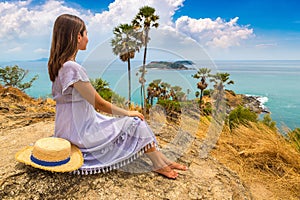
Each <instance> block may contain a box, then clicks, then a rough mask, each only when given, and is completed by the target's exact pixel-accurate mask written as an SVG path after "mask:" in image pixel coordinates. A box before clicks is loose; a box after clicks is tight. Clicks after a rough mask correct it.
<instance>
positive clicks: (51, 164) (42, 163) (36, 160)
mask: <svg viewBox="0 0 300 200" xmlns="http://www.w3.org/2000/svg"><path fill="white" fill-rule="evenodd" d="M30 159H31V161H32V162H34V163H35V164H38V165H42V166H46V167H55V166H60V165H63V164H66V163H68V162H69V161H70V157H68V158H67V159H65V160H62V161H56V162H49V161H43V160H39V159H37V158H35V157H34V156H33V155H31V156H30Z"/></svg>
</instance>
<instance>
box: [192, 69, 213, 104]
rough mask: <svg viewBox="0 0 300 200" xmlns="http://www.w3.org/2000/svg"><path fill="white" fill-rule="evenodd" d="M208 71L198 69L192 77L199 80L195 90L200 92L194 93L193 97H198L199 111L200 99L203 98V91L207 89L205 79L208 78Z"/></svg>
mask: <svg viewBox="0 0 300 200" xmlns="http://www.w3.org/2000/svg"><path fill="white" fill-rule="evenodd" d="M210 71H211V70H210V69H208V68H200V69H198V71H197V73H196V74H194V75H192V77H193V78H196V79H199V78H201V80H200V82H198V83H197V88H198V89H199V90H200V93H199V91H197V92H196V93H195V96H196V97H198V96H200V100H199V108H200V109H201V104H202V98H203V91H204V90H205V89H206V88H207V86H208V84H207V83H206V78H207V77H208V76H210V74H209V73H210Z"/></svg>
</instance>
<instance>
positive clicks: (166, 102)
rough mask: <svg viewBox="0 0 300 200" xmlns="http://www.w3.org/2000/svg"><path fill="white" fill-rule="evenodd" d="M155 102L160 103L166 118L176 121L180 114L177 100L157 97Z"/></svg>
mask: <svg viewBox="0 0 300 200" xmlns="http://www.w3.org/2000/svg"><path fill="white" fill-rule="evenodd" d="M157 104H159V105H161V106H162V107H163V108H164V109H165V111H166V114H167V119H169V120H171V121H176V120H177V119H179V117H180V114H181V105H180V103H179V102H178V101H173V100H170V99H159V100H158V102H157Z"/></svg>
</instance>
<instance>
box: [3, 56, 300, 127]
mask: <svg viewBox="0 0 300 200" xmlns="http://www.w3.org/2000/svg"><path fill="white" fill-rule="evenodd" d="M174 61H176V60H174ZM149 62H150V61H149ZM193 62H194V61H193ZM81 63H82V65H83V67H85V68H86V70H87V73H88V75H89V77H90V78H92V79H94V78H99V77H101V78H102V79H104V80H106V81H107V82H109V85H110V88H112V90H114V91H115V92H116V93H118V94H120V95H121V96H124V97H126V98H127V93H128V92H127V91H128V89H127V88H128V83H127V63H123V62H120V61H118V60H115V61H113V62H110V63H109V64H103V63H105V62H103V63H102V62H101V61H98V62H81ZM141 64H142V62H141V61H132V73H131V74H132V75H131V76H132V99H133V101H134V102H135V103H139V101H140V97H139V91H140V90H139V88H140V85H139V84H138V77H139V76H136V73H137V72H138V69H139V67H140V66H141ZM11 65H18V66H19V67H22V68H24V69H27V70H29V74H28V76H27V79H30V78H32V77H33V76H34V75H36V74H38V75H39V79H38V80H37V81H35V82H34V83H33V86H32V87H31V88H29V89H27V90H25V92H26V93H27V94H28V95H30V96H32V97H34V98H45V97H52V96H51V81H50V80H49V77H48V69H47V60H45V59H40V60H36V61H12V62H5V63H0V67H5V66H11ZM188 67H190V66H188ZM202 67H207V68H210V69H212V73H216V72H227V73H229V74H230V79H231V80H233V81H234V82H235V84H233V85H226V86H225V88H226V89H229V90H233V91H234V92H235V93H237V94H245V95H251V96H258V97H259V98H260V101H261V103H262V105H263V106H265V107H266V108H267V109H268V110H270V112H271V117H272V119H273V120H274V121H276V123H277V126H278V127H279V128H282V127H288V128H289V129H292V130H293V129H295V128H297V127H300V101H299V99H300V87H299V86H300V84H299V83H298V82H299V77H300V60H219V61H214V62H203V61H197V62H195V64H194V65H193V66H192V69H190V70H159V69H148V72H147V75H146V80H147V83H150V82H151V81H152V80H155V79H162V80H163V81H164V82H167V83H170V84H171V85H172V86H175V85H177V86H180V87H182V88H183V92H185V93H186V92H187V90H188V89H189V90H190V91H191V92H190V94H189V95H188V99H193V98H195V95H194V94H195V91H196V89H197V88H196V83H197V81H199V80H196V79H194V78H192V77H191V76H192V75H193V74H194V73H195V72H196V69H197V68H202Z"/></svg>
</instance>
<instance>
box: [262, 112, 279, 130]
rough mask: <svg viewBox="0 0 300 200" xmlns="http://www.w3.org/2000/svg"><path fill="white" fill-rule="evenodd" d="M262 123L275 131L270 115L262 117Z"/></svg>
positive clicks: (274, 124) (274, 123)
mask: <svg viewBox="0 0 300 200" xmlns="http://www.w3.org/2000/svg"><path fill="white" fill-rule="evenodd" d="M262 123H263V124H265V125H267V126H268V127H270V128H271V129H273V130H276V122H275V121H273V120H272V118H271V116H270V114H266V115H264V118H263V120H262Z"/></svg>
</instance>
